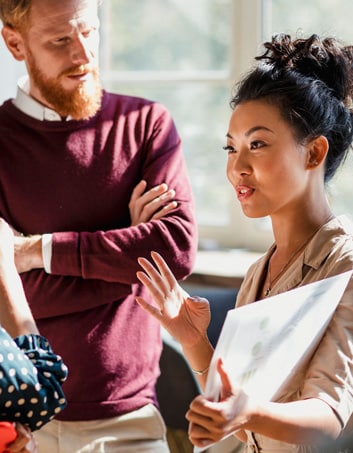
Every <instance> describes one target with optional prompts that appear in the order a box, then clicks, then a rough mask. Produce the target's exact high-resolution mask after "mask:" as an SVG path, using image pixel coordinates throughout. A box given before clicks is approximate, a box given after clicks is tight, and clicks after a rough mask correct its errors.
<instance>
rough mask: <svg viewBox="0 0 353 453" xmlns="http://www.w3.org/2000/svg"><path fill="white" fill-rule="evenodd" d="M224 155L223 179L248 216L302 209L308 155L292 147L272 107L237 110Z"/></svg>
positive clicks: (295, 144) (252, 105) (249, 105)
mask: <svg viewBox="0 0 353 453" xmlns="http://www.w3.org/2000/svg"><path fill="white" fill-rule="evenodd" d="M226 149H227V151H228V164H227V177H228V179H229V181H230V183H231V184H232V186H233V187H234V190H235V192H236V195H237V198H238V200H239V202H240V204H241V207H242V210H243V212H244V214H245V215H246V216H248V217H264V216H267V215H276V214H281V213H287V212H288V210H289V211H290V210H292V212H293V210H295V209H296V208H297V207H298V206H300V205H301V204H302V203H305V197H306V193H308V192H307V190H308V188H309V184H308V181H309V177H310V171H308V168H307V158H308V157H307V154H308V150H307V149H306V147H305V146H304V145H301V144H299V143H298V142H297V141H296V139H295V137H294V134H293V131H292V129H291V128H290V125H289V124H288V123H287V122H285V121H284V120H283V118H282V117H281V114H280V111H279V109H278V108H277V107H276V106H274V105H271V104H268V103H267V102H264V101H247V102H244V103H241V104H239V105H238V106H237V107H236V108H235V109H234V111H233V114H232V116H231V119H230V123H229V131H228V133H227V147H226Z"/></svg>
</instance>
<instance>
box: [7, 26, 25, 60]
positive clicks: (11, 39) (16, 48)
mask: <svg viewBox="0 0 353 453" xmlns="http://www.w3.org/2000/svg"><path fill="white" fill-rule="evenodd" d="M1 34H2V37H3V38H4V41H5V44H6V46H7V48H8V49H9V51H10V52H11V53H12V56H13V57H14V58H15V60H17V61H23V60H24V59H25V56H26V54H25V51H24V44H23V38H22V35H21V33H20V32H19V31H18V30H16V29H14V28H12V27H9V26H8V25H5V26H4V27H3V29H2V30H1Z"/></svg>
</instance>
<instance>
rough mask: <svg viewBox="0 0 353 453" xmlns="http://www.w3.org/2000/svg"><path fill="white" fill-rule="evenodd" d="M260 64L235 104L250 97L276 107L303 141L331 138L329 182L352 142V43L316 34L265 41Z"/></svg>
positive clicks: (327, 167)
mask: <svg viewBox="0 0 353 453" xmlns="http://www.w3.org/2000/svg"><path fill="white" fill-rule="evenodd" d="M264 48H265V52H264V54H263V55H260V56H258V57H256V58H255V59H256V60H257V61H259V63H258V64H257V66H256V67H255V68H254V69H253V70H252V71H250V72H249V73H248V74H247V75H246V76H245V78H244V79H243V80H241V82H240V83H239V84H238V86H237V91H236V93H235V95H234V97H233V98H232V100H231V107H232V108H235V107H236V106H237V105H238V104H240V103H242V102H246V101H251V100H260V99H261V100H264V101H266V102H269V103H271V104H273V105H276V106H277V107H278V108H279V110H280V112H281V115H282V117H283V118H284V120H285V121H287V122H288V123H289V124H290V125H291V127H292V128H293V131H294V134H295V136H296V138H297V139H298V141H300V142H303V143H304V142H305V141H306V140H311V139H314V138H316V137H319V136H320V135H323V136H325V137H326V138H327V140H328V143H329V152H328V154H327V157H326V162H325V181H329V180H330V179H331V178H332V176H333V175H334V174H335V172H336V170H337V168H338V167H339V166H340V164H341V163H342V162H343V161H344V160H345V158H346V156H347V154H348V151H349V148H350V146H351V143H352V140H353V124H352V123H353V117H352V86H353V72H352V61H353V51H352V47H347V46H344V45H342V44H341V43H340V42H339V41H338V40H336V39H335V38H325V39H323V40H321V39H320V38H319V37H318V36H317V35H312V36H311V37H309V38H307V39H295V40H292V39H291V37H290V36H289V35H285V34H279V35H276V36H274V37H273V38H272V41H271V42H266V43H264Z"/></svg>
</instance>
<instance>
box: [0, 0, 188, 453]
mask: <svg viewBox="0 0 353 453" xmlns="http://www.w3.org/2000/svg"><path fill="white" fill-rule="evenodd" d="M98 3H99V2H98V0H97V1H96V0H60V1H58V0H0V18H1V20H2V23H3V29H2V36H3V38H4V40H5V43H6V45H7V48H8V49H9V51H10V52H11V54H12V55H13V57H14V58H15V59H16V60H18V61H24V62H25V64H26V68H27V72H28V76H27V77H26V79H25V80H21V81H20V83H19V86H18V92H17V95H16V98H15V99H9V100H7V101H6V102H5V103H4V104H3V105H2V106H1V107H0V150H1V152H0V185H1V192H0V216H1V217H3V218H4V219H5V220H6V221H7V222H8V223H9V224H11V225H12V227H13V229H14V231H16V232H17V233H16V234H17V236H16V240H15V259H16V266H17V270H18V271H19V272H20V273H21V277H22V280H23V284H24V288H25V291H26V294H27V297H28V299H29V303H30V305H31V308H32V312H33V314H34V316H35V318H36V321H37V323H38V327H39V329H40V331H41V332H42V334H43V335H45V336H46V337H47V338H48V339H49V341H50V343H51V345H52V347H53V349H54V350H55V351H56V352H58V353H59V354H60V355H61V356H62V357H63V359H64V361H65V363H66V364H67V366H68V368H69V377H68V379H67V382H66V383H65V385H64V391H65V394H66V396H67V400H68V405H67V408H66V409H65V410H64V411H63V412H62V413H61V414H60V415H59V416H58V417H57V418H56V419H55V420H53V421H52V422H51V423H49V424H48V425H46V426H45V427H44V428H42V429H41V430H39V431H38V434H37V440H38V443H39V451H40V452H41V453H48V452H50V453H56V452H59V451H60V453H75V452H77V453H78V452H84V451H85V452H88V451H92V452H93V451H94V452H96V451H100V452H105V451H114V452H124V453H126V452H128V451H133V452H136V451H138V452H151V453H152V452H153V453H159V452H161V453H162V452H167V451H168V446H167V442H166V436H165V426H164V423H163V420H162V418H161V416H160V413H159V411H158V403H157V401H156V392H155V383H156V380H157V378H158V375H159V357H160V353H161V347H162V345H161V339H160V330H159V326H158V323H157V322H156V321H155V320H153V319H151V317H149V316H148V314H146V313H145V312H144V311H143V310H142V309H141V308H140V307H139V306H138V304H137V303H136V300H135V298H136V296H139V297H144V298H147V297H148V295H147V294H146V293H145V290H144V288H143V287H142V285H141V284H140V283H139V282H138V279H137V277H136V272H137V271H138V270H139V265H138V263H137V258H138V257H140V256H145V257H149V255H150V252H151V250H155V251H157V252H159V253H161V254H162V255H163V256H164V257H166V258H167V260H168V263H169V266H170V267H171V269H172V271H173V272H174V274H175V275H176V276H177V278H178V279H182V278H184V277H186V276H187V275H188V274H189V273H190V271H191V269H192V266H193V261H194V256H195V252H196V246H197V234H196V222H195V216H194V204H193V197H192V193H191V187H190V182H189V179H188V176H187V170H186V166H185V162H184V158H183V154H182V150H181V141H180V138H179V136H178V133H177V131H176V128H175V126H174V123H173V120H172V118H171V117H170V115H169V113H168V112H167V110H166V109H165V108H164V107H163V106H162V105H160V104H159V103H155V102H152V101H148V100H145V99H140V98H135V97H131V96H124V95H119V94H113V93H109V92H107V91H105V90H104V89H103V88H102V86H101V82H100V78H99V70H98V47H99V16H98V6H99V5H98Z"/></svg>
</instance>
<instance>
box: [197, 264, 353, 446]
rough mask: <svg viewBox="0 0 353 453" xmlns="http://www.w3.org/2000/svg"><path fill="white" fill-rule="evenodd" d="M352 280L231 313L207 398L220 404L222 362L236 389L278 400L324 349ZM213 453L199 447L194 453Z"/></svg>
mask: <svg viewBox="0 0 353 453" xmlns="http://www.w3.org/2000/svg"><path fill="white" fill-rule="evenodd" d="M351 275H352V271H350V272H345V273H343V274H340V275H337V276H334V277H330V278H327V279H325V280H321V281H318V282H314V283H311V284H309V285H305V286H301V287H299V288H296V289H293V290H291V291H288V292H286V293H282V294H278V295H275V296H273V297H269V298H267V299H265V300H262V301H260V302H256V303H252V304H249V305H245V306H243V307H239V308H235V309H233V310H230V311H229V312H228V314H227V316H226V319H225V322H224V325H223V328H222V331H221V334H220V337H219V340H218V343H217V346H216V348H215V351H214V354H213V357H212V361H211V365H210V370H209V373H208V377H207V383H206V388H205V392H204V394H205V395H206V396H207V397H209V398H211V399H213V400H215V401H216V400H218V399H219V392H220V379H219V375H218V373H217V370H216V363H217V361H218V359H219V358H220V357H221V358H222V360H223V363H224V367H225V369H226V371H227V373H228V374H229V376H230V379H231V381H232V382H233V383H234V384H235V385H239V386H241V387H242V389H243V390H244V391H245V392H246V393H247V394H249V395H250V396H252V397H254V398H256V399H258V400H263V401H270V400H273V399H274V398H275V397H276V394H277V393H278V392H279V390H280V388H281V387H282V386H283V385H284V384H285V382H286V380H287V379H288V377H289V376H290V375H291V373H293V372H294V370H295V369H296V365H297V364H298V363H299V362H300V361H302V360H303V359H304V358H305V356H307V355H309V354H311V353H312V352H313V351H314V348H315V347H316V345H317V344H318V343H319V341H320V339H321V337H322V335H323V333H324V331H325V329H326V327H327V325H328V324H329V322H330V320H331V318H332V316H333V313H334V311H335V310H336V307H337V305H338V303H339V301H340V299H341V297H342V295H343V292H344V290H345V288H346V286H347V284H348V281H349V279H350V277H351ZM279 364H280V366H279ZM209 447H210V445H209V446H208V447H205V448H198V447H195V448H194V452H195V453H200V452H202V451H204V450H205V449H206V448H209Z"/></svg>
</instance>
